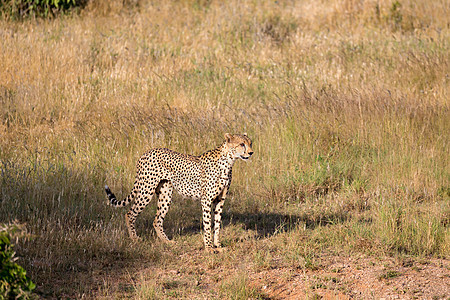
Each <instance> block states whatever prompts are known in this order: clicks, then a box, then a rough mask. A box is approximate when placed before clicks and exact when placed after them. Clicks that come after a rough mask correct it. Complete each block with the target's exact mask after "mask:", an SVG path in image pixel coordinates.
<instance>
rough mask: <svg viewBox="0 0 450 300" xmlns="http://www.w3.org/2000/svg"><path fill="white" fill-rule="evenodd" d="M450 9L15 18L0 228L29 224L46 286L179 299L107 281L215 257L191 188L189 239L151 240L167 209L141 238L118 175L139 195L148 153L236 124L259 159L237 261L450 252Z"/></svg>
mask: <svg viewBox="0 0 450 300" xmlns="http://www.w3.org/2000/svg"><path fill="white" fill-rule="evenodd" d="M449 15H450V12H449V4H448V1H444V0H436V1H425V0H418V1H412V0H400V1H387V0H386V1H384V0H380V1H371V0H368V1H355V0H329V1H325V0H323V1H310V0H305V1H238V0H232V1H224V2H222V1H200V0H199V1H188V0H186V1H140V2H138V3H137V4H136V3H128V2H126V5H124V4H123V2H121V1H96V2H95V3H94V2H91V3H90V4H89V5H88V7H87V8H86V9H84V10H83V11H82V12H81V13H80V14H76V15H71V16H59V17H58V18H55V19H52V20H41V19H30V20H25V21H21V22H12V21H8V20H2V21H0V40H1V42H0V120H1V122H0V169H1V181H0V188H1V191H0V222H2V223H8V222H12V221H13V220H17V222H19V223H21V224H24V225H25V227H26V228H27V231H28V233H29V237H28V238H26V239H21V240H19V241H17V245H16V249H17V251H18V254H19V255H20V260H19V262H20V263H21V264H22V265H23V266H24V267H25V269H27V270H28V273H29V274H30V276H31V277H32V278H33V280H34V281H35V282H36V283H37V284H38V289H37V290H38V293H39V294H40V295H41V296H44V297H45V296H58V295H59V296H61V295H72V296H73V295H78V296H80V295H83V294H84V295H90V296H95V295H97V296H98V294H99V293H100V294H101V295H109V296H111V295H112V294H114V295H115V293H119V294H120V293H125V294H126V295H128V296H136V297H142V298H145V297H147V296H148V295H147V296H145V295H146V294H145V293H150V292H151V293H156V294H157V293H160V294H158V295H160V296H161V295H165V296H170V294H169V295H168V294H164V293H163V292H162V291H161V289H162V288H161V287H158V286H152V287H150V288H145V289H143V288H139V287H140V283H139V282H146V280H145V279H143V278H141V281H140V280H139V278H138V279H136V282H138V283H137V284H136V285H134V289H131V290H126V288H123V289H122V290H121V288H120V286H119V287H117V285H115V286H114V287H112V285H109V283H108V282H109V281H108V279H105V278H106V275H105V274H112V273H114V272H123V270H124V269H126V268H130V270H133V267H134V266H135V265H136V264H138V265H139V264H140V263H142V262H144V261H145V262H146V263H147V264H170V262H171V261H173V256H174V253H177V254H179V253H182V252H183V251H186V249H192V248H194V249H201V232H200V213H199V212H200V208H199V204H198V203H195V202H193V201H191V200H183V199H180V198H176V201H175V203H174V204H173V207H172V209H171V211H170V212H169V215H168V217H167V218H166V223H165V224H166V228H167V229H166V230H167V232H168V233H169V235H170V236H173V237H174V238H175V240H176V241H177V243H176V245H178V246H172V248H171V247H168V246H165V245H162V244H160V243H158V242H157V241H156V240H155V235H154V232H153V230H152V228H151V222H152V219H153V216H154V210H155V207H154V205H153V206H151V208H150V209H147V210H146V211H145V212H144V213H143V214H142V215H141V217H140V218H139V219H138V224H137V226H138V232H139V233H140V235H141V236H143V237H144V243H143V244H142V245H134V246H132V247H131V246H130V240H128V239H127V234H126V229H125V226H124V218H123V215H124V213H125V211H124V210H113V209H112V208H110V207H107V206H106V205H105V204H106V200H105V196H104V191H103V186H104V184H105V183H107V184H108V185H110V186H111V187H112V189H113V191H114V192H115V193H116V194H117V195H118V196H119V197H122V196H126V194H127V193H128V192H129V191H130V188H131V186H132V183H133V179H134V175H135V163H136V161H137V159H138V158H139V156H140V155H141V154H142V153H143V152H144V151H145V150H147V149H149V148H152V147H168V148H172V149H174V150H177V151H180V152H186V153H191V154H200V153H202V152H203V151H205V150H208V149H211V148H213V147H215V146H217V145H219V144H220V143H221V141H222V139H223V134H224V133H225V132H232V133H240V132H244V131H245V132H247V133H248V135H249V136H250V137H252V139H253V141H254V151H255V155H254V157H253V158H252V160H251V161H250V162H238V163H237V164H236V165H235V170H234V172H233V175H234V178H233V183H232V188H231V195H230V197H229V199H228V200H227V202H226V204H225V212H224V218H225V230H224V240H223V243H224V245H225V246H227V247H228V248H229V251H228V254H224V255H227V259H225V260H224V261H228V264H229V265H230V266H233V264H237V263H238V262H241V261H250V262H251V263H254V264H256V265H259V266H261V267H264V266H266V264H270V261H271V260H270V259H269V258H268V257H269V256H270V257H279V258H281V262H280V261H278V263H281V264H293V265H298V266H299V267H314V264H315V262H316V260H318V259H319V257H318V256H317V253H320V252H321V251H328V252H336V253H341V252H343V253H346V254H351V253H361V252H362V253H366V254H368V255H379V254H383V255H410V256H414V257H422V256H432V257H444V258H446V257H448V255H449V250H450V249H449V245H450V238H449V222H450V205H449V197H450V180H449V179H450V178H449V177H450V175H449V170H450V168H449V157H450V155H449V154H450V153H449V132H450V126H449V125H450V124H449V120H450V118H449V116H450V115H449V101H448V99H449V19H448V16H449ZM242 245H245V246H242ZM249 249H250V250H249ZM199 251H200V250H199ZM230 253H231V254H230ZM233 253H234V254H233ZM248 253H252V254H248ZM207 259H209V260H211V259H214V258H207ZM222 263H223V264H227V263H226V262H222ZM212 264H213V265H215V264H220V263H219V262H217V261H215V262H214V263H212ZM105 270H109V271H108V272H106V273H105ZM128 272H131V273H132V272H133V271H128ZM86 276H89V279H88V280H87V279H83V278H86ZM69 278H70V279H69ZM102 284H103V286H102ZM99 286H101V288H100V292H99ZM220 286H225V287H227V284H226V283H222V285H220ZM231 286H232V285H231ZM184 288H186V287H184ZM230 289H231V290H232V289H233V287H231V288H230ZM149 291H150V292H149ZM221 291H222V292H221ZM224 291H225V292H224ZM226 291H227V288H225V289H222V290H220V289H219V290H213V291H211V292H210V293H212V294H211V295H215V296H218V295H219V296H223V297H226V295H227V293H226ZM200 292H202V293H206V292H205V291H198V290H196V288H195V287H193V286H192V289H191V290H190V289H186V292H181V291H179V293H182V295H184V296H186V297H188V296H187V295H189V293H194V294H195V293H200ZM140 293H144V294H140ZM151 293H150V294H151ZM161 293H162V294H161ZM183 293H187V294H183ZM221 293H222V294H221ZM156 294H155V295H156ZM151 295H153V294H151ZM175 296H176V295H175ZM178 296H179V295H178Z"/></svg>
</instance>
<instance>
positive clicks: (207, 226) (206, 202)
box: [202, 198, 213, 251]
mask: <svg viewBox="0 0 450 300" xmlns="http://www.w3.org/2000/svg"><path fill="white" fill-rule="evenodd" d="M212 200H213V199H211V198H207V199H205V198H203V199H202V211H203V230H204V233H203V241H204V243H205V250H206V251H213V242H212V234H211V208H212V203H213V201H212Z"/></svg>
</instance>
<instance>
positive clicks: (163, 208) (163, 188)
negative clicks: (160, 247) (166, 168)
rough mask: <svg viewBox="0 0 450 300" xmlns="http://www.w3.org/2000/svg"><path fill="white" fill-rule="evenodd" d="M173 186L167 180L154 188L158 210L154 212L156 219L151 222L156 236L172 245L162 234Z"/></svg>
mask: <svg viewBox="0 0 450 300" xmlns="http://www.w3.org/2000/svg"><path fill="white" fill-rule="evenodd" d="M172 193H173V185H172V183H171V182H170V181H168V180H163V181H161V182H160V183H159V184H158V187H157V188H156V195H157V198H158V208H157V211H156V217H155V220H154V221H153V227H154V228H155V231H156V235H157V236H158V237H159V238H160V239H161V240H163V241H164V242H168V243H173V241H171V240H169V238H168V237H167V235H166V234H165V233H164V227H163V224H164V218H165V216H166V214H167V212H168V211H169V207H170V204H171V203H172Z"/></svg>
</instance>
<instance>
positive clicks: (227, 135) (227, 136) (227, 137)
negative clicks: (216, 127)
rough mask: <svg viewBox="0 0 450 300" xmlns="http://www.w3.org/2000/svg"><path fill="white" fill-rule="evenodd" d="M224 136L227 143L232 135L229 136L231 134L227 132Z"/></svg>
mask: <svg viewBox="0 0 450 300" xmlns="http://www.w3.org/2000/svg"><path fill="white" fill-rule="evenodd" d="M224 137H225V139H226V140H227V143H229V142H230V141H231V138H232V136H231V134H229V133H228V132H227V133H225V135H224Z"/></svg>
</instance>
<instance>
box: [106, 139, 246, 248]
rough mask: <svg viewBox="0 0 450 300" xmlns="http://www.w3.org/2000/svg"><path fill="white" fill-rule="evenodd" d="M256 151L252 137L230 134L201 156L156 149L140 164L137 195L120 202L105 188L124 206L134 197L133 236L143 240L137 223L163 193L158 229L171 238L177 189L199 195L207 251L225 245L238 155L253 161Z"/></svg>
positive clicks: (129, 219) (113, 200)
mask: <svg viewBox="0 0 450 300" xmlns="http://www.w3.org/2000/svg"><path fill="white" fill-rule="evenodd" d="M252 154H253V150H252V141H251V140H250V139H249V138H248V137H247V134H243V135H239V134H235V135H231V134H228V133H227V134H225V141H224V142H223V143H222V144H221V145H220V146H219V147H217V148H216V149H214V150H210V151H208V152H205V153H203V154H202V155H200V156H192V155H187V154H181V153H178V152H175V151H172V150H169V149H165V148H158V149H152V150H150V151H148V152H147V153H145V154H144V155H142V157H141V158H140V159H139V161H138V163H137V175H136V180H135V183H134V186H133V189H132V191H131V193H130V194H129V195H128V196H127V197H126V198H125V199H123V200H121V201H119V200H117V198H116V196H114V194H113V193H112V192H111V190H110V189H109V188H108V186H105V191H106V195H107V197H108V200H109V204H110V205H112V206H114V207H122V206H125V205H127V204H129V203H130V202H131V201H133V200H134V203H133V205H132V206H131V209H130V210H129V211H128V213H127V214H126V222H127V227H128V232H129V234H130V236H131V237H132V238H133V239H135V238H137V234H136V229H135V225H134V223H135V221H136V218H137V216H138V215H139V214H140V213H141V211H142V210H143V209H144V208H145V207H146V206H147V205H148V203H149V202H150V200H151V199H152V196H153V194H156V195H157V199H158V208H157V212H156V217H155V220H154V222H153V227H154V228H155V230H156V233H157V235H158V237H159V238H161V239H163V240H165V241H168V240H169V239H168V238H167V236H166V234H165V233H164V229H163V222H164V217H165V216H166V213H167V211H168V210H169V207H170V204H171V201H172V192H173V190H174V189H175V190H176V191H177V192H178V193H180V194H181V195H183V196H186V197H192V198H194V199H199V200H200V201H201V205H202V211H203V228H204V243H205V248H206V249H207V250H211V249H213V248H220V242H219V231H220V225H221V215H222V208H223V204H224V201H225V198H226V195H227V192H228V188H229V187H230V184H231V176H232V167H233V164H234V163H235V161H236V160H237V159H238V158H241V159H248V158H250V156H251V155H252Z"/></svg>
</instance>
